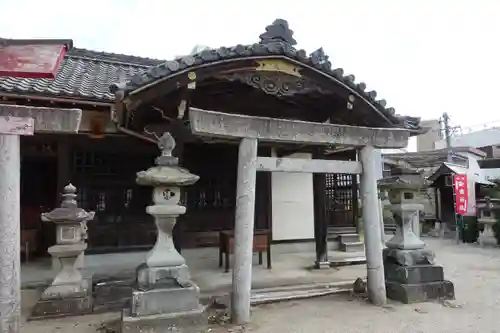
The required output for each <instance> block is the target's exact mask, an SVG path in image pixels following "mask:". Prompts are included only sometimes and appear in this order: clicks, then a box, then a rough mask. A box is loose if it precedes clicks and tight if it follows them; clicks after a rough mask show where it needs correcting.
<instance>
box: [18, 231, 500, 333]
mask: <svg viewBox="0 0 500 333" xmlns="http://www.w3.org/2000/svg"><path fill="white" fill-rule="evenodd" d="M426 242H427V243H428V244H429V246H430V247H431V248H433V249H434V250H436V253H437V258H438V261H439V264H441V265H443V266H444V268H445V276H446V278H447V279H449V280H451V281H453V282H454V283H455V288H456V295H457V300H456V301H453V302H444V303H437V302H436V303H424V304H417V305H401V304H399V303H390V304H389V305H387V306H386V307H383V308H381V307H375V306H372V305H370V304H368V303H367V302H366V301H365V300H364V299H362V298H357V297H354V296H351V295H335V296H329V297H322V298H316V299H310V300H303V301H293V302H285V303H279V304H268V305H264V306H260V307H257V308H255V309H253V312H252V324H251V325H249V326H248V327H246V328H241V327H233V328H222V327H213V328H212V329H211V331H209V330H205V332H213V333H218V332H254V333H268V332H269V333H271V332H273V333H275V332H287V333H300V332H308V333H336V332H338V333H350V332H352V333H358V332H371V333H373V332H380V333H391V332H405V333H417V332H425V333H439V332H443V333H444V332H446V333H451V332H453V333H455V332H457V333H459V332H467V333H472V332H481V333H489V332H499V333H500V249H496V248H489V249H481V248H479V247H477V246H475V245H465V244H461V245H455V244H453V242H452V241H450V240H443V241H441V240H436V239H426ZM117 318H118V314H106V315H100V316H99V315H95V316H86V317H78V318H65V319H60V320H53V321H45V322H30V323H28V324H27V325H26V326H25V327H24V328H23V331H22V332H23V333H35V332H36V333H49V332H50V333H52V332H73V333H90V332H96V331H101V332H106V330H99V327H100V326H101V322H108V321H112V320H115V319H117ZM108 332H110V333H111V332H113V330H109V331H108Z"/></svg>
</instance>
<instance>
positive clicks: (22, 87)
mask: <svg viewBox="0 0 500 333" xmlns="http://www.w3.org/2000/svg"><path fill="white" fill-rule="evenodd" d="M162 62H163V61H161V60H155V59H149V58H140V57H134V56H128V55H122V54H115V53H105V52H95V51H90V50H85V49H78V48H72V49H71V50H70V51H69V52H68V53H67V55H66V57H65V58H64V60H63V62H62V64H61V68H60V69H59V72H58V74H57V77H56V79H55V80H51V79H23V78H12V77H0V94H1V93H11V94H20V95H30V96H33V95H37V96H44V97H59V98H65V97H66V98H72V99H73V98H75V99H83V100H88V101H102V102H111V101H113V100H114V99H115V95H114V94H112V93H111V92H110V91H109V86H110V85H111V84H112V83H114V82H119V81H123V80H127V79H129V78H131V77H132V76H134V75H135V74H138V73H141V72H143V71H144V70H146V69H147V68H148V67H151V66H155V65H158V64H160V63H162Z"/></svg>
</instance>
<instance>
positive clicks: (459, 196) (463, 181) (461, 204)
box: [453, 175, 469, 215]
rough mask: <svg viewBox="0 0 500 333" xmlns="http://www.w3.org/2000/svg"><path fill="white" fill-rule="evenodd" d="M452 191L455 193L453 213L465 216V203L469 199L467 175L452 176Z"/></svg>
mask: <svg viewBox="0 0 500 333" xmlns="http://www.w3.org/2000/svg"><path fill="white" fill-rule="evenodd" d="M453 190H454V191H455V212H456V213H457V214H460V215H465V214H466V213H467V201H468V198H469V193H468V188H467V175H454V176H453Z"/></svg>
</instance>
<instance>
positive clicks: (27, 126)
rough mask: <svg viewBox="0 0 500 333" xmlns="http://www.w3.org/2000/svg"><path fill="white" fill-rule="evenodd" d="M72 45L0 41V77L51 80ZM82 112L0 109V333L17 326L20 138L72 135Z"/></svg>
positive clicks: (16, 329) (17, 329) (11, 331)
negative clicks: (26, 136) (41, 135)
mask: <svg viewBox="0 0 500 333" xmlns="http://www.w3.org/2000/svg"><path fill="white" fill-rule="evenodd" d="M71 47H72V41H71V40H13V39H1V38H0V77H1V76H11V77H21V78H32V79H39V78H51V79H53V78H55V75H56V73H57V71H58V70H59V65H60V64H61V62H62V60H63V58H64V54H65V52H66V50H67V49H69V48H71ZM81 118H82V110H79V109H61V108H38V107H37V108H35V107H26V106H18V105H5V104H0V333H19V332H20V321H21V260H20V171H21V163H20V139H19V136H20V135H33V134H34V133H39V132H40V133H76V132H78V129H79V128H80V122H81Z"/></svg>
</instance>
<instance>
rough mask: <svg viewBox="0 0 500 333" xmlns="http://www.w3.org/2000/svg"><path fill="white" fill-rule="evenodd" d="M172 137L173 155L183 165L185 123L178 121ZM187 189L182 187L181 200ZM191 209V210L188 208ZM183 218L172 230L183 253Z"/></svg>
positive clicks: (174, 125) (173, 128) (175, 243)
mask: <svg viewBox="0 0 500 333" xmlns="http://www.w3.org/2000/svg"><path fill="white" fill-rule="evenodd" d="M172 126H173V127H172V132H173V133H172V136H173V137H174V139H175V148H174V151H173V152H172V155H173V156H175V157H177V158H178V159H179V165H180V166H182V165H183V159H184V145H185V137H184V134H183V132H182V126H183V123H182V122H181V121H176V122H175V123H174V124H173V125H172ZM185 191H186V189H185V188H184V187H181V198H184V195H185ZM188 209H189V208H188ZM182 222H183V221H182V217H181V218H180V219H178V221H177V223H176V224H175V226H174V230H172V238H173V242H174V247H175V249H176V250H177V252H179V253H181V252H182V238H183V236H184V223H182Z"/></svg>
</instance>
